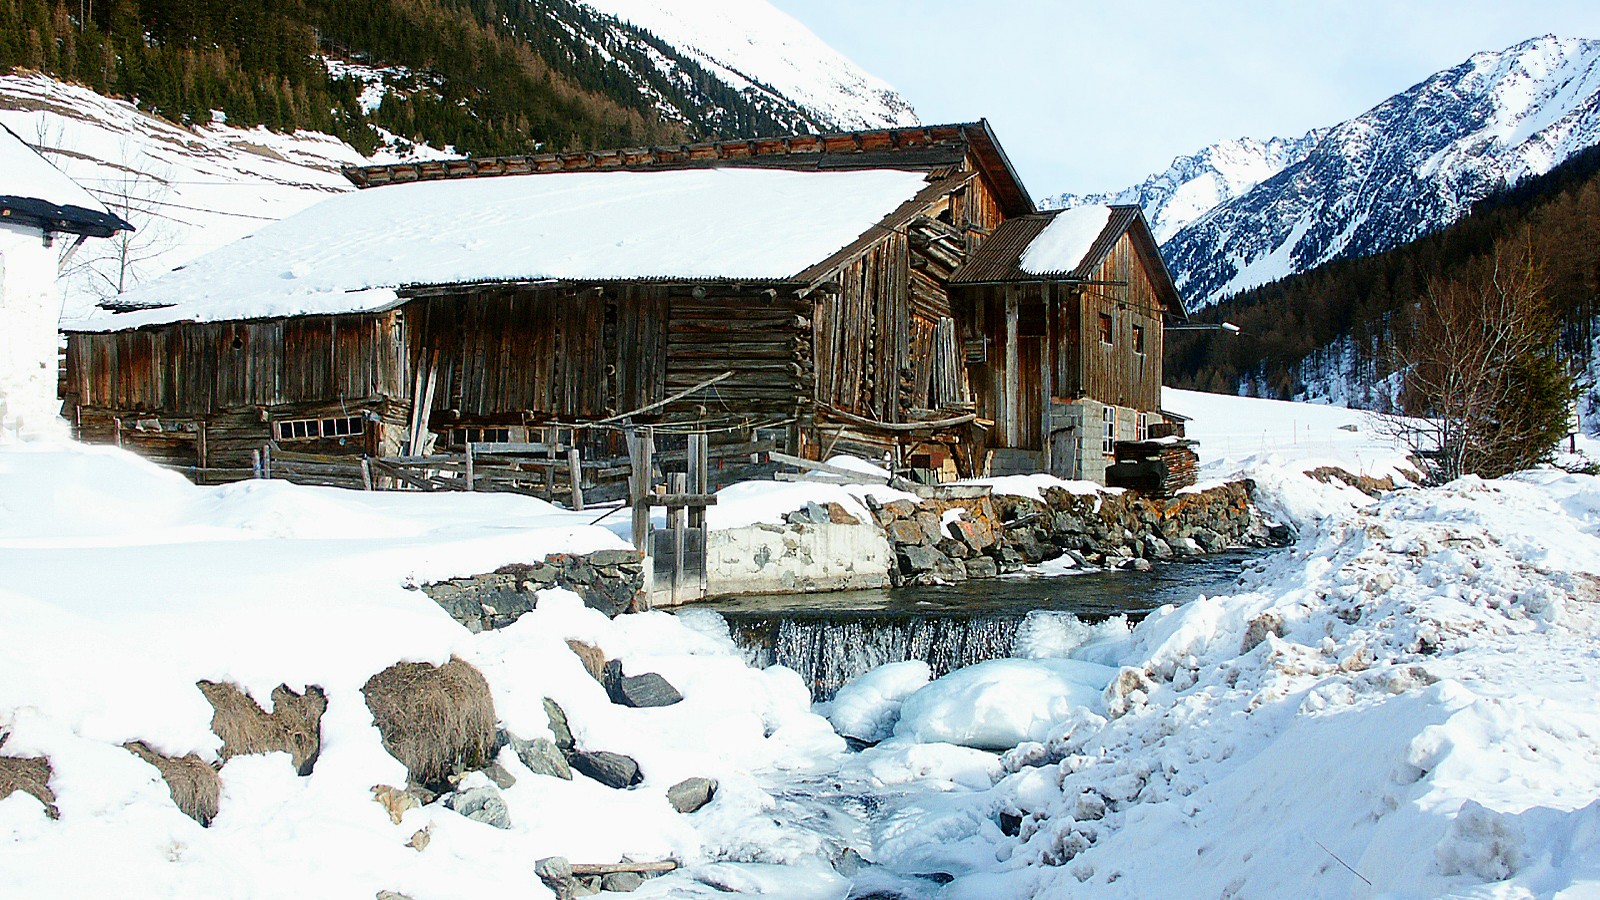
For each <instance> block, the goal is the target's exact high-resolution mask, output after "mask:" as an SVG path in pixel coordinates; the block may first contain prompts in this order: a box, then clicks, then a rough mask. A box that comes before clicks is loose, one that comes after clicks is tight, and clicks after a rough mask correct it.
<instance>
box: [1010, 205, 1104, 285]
mask: <svg viewBox="0 0 1600 900" xmlns="http://www.w3.org/2000/svg"><path fill="white" fill-rule="evenodd" d="M1111 212H1112V210H1111V207H1109V206H1080V207H1077V208H1076V209H1067V210H1062V211H1061V212H1059V213H1056V215H1055V217H1054V218H1052V219H1051V220H1050V224H1049V225H1046V226H1045V227H1044V230H1043V231H1041V232H1039V234H1038V236H1037V237H1035V238H1034V239H1033V240H1032V241H1031V242H1029V244H1028V246H1027V248H1026V249H1024V250H1023V251H1022V258H1021V259H1019V260H1018V261H1017V265H1018V267H1019V268H1021V269H1022V271H1024V272H1027V273H1028V274H1029V275H1048V274H1051V273H1054V272H1071V271H1073V270H1074V269H1076V268H1078V266H1079V265H1080V264H1081V263H1082V262H1083V258H1084V257H1085V256H1087V255H1089V248H1090V247H1093V246H1094V242H1095V241H1096V240H1098V239H1099V237H1100V233H1101V232H1103V231H1105V230H1106V225H1107V224H1109V223H1110V222H1111Z"/></svg>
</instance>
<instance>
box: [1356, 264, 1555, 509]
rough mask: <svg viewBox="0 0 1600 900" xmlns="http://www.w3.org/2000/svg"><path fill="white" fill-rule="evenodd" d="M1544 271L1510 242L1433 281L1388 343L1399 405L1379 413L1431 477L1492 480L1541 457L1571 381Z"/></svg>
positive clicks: (1552, 438) (1549, 448) (1545, 455)
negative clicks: (1397, 380)
mask: <svg viewBox="0 0 1600 900" xmlns="http://www.w3.org/2000/svg"><path fill="white" fill-rule="evenodd" d="M1558 337H1559V333H1558V330H1557V326H1556V320H1555V316H1554V313H1553V311H1552V309H1551V305H1550V302H1549V299H1548V296H1547V279H1546V278H1545V275H1544V273H1543V271H1542V269H1541V267H1540V265H1539V264H1538V261H1537V259H1536V258H1535V256H1534V253H1533V251H1532V250H1531V249H1527V248H1524V249H1521V250H1514V249H1511V248H1509V247H1502V248H1499V249H1497V250H1496V251H1495V252H1494V253H1492V254H1490V255H1488V256H1486V257H1484V258H1481V259H1477V260H1474V261H1473V262H1472V263H1471V264H1469V265H1467V266H1464V267H1462V269H1461V270H1460V271H1458V272H1455V273H1453V274H1452V275H1451V277H1448V278H1447V277H1442V276H1436V277H1434V278H1431V279H1429V281H1428V283H1427V286H1426V289H1425V290H1424V291H1423V293H1422V297H1421V298H1420V299H1419V300H1418V302H1417V303H1416V304H1415V305H1414V306H1412V307H1411V308H1409V309H1407V310H1405V312H1404V313H1403V314H1402V315H1401V316H1400V317H1399V320H1398V321H1397V322H1396V323H1395V326H1394V336H1393V341H1392V343H1391V344H1390V345H1389V347H1388V348H1387V354H1386V355H1387V357H1388V364H1389V366H1390V369H1391V370H1392V371H1394V372H1397V373H1399V374H1400V376H1401V378H1402V388H1401V393H1400V409H1399V412H1400V413H1403V414H1404V415H1403V416H1390V417H1386V418H1385V419H1384V422H1385V425H1386V430H1388V431H1389V432H1390V433H1391V434H1393V435H1394V436H1395V437H1397V438H1399V439H1400V440H1402V441H1404V442H1405V443H1406V444H1407V445H1408V446H1409V447H1410V448H1411V449H1412V451H1413V452H1414V456H1415V458H1416V459H1417V460H1418V461H1419V464H1420V465H1422V467H1423V468H1424V470H1425V471H1424V474H1425V475H1426V476H1427V478H1428V480H1429V481H1431V482H1434V483H1439V482H1444V481H1449V480H1451V479H1454V478H1459V477H1460V476H1462V475H1467V474H1473V475H1481V476H1483V477H1486V478H1495V477H1499V476H1501V475H1505V474H1507V473H1509V472H1514V471H1517V470H1519V469H1523V468H1527V467H1529V466H1532V465H1534V464H1536V463H1538V462H1540V461H1542V460H1544V459H1547V458H1548V457H1549V455H1550V453H1551V451H1552V450H1553V449H1554V447H1555V443H1556V441H1557V440H1559V439H1560V438H1561V436H1562V435H1564V434H1565V433H1566V422H1567V408H1568V405H1569V404H1570V403H1571V401H1572V399H1573V397H1575V396H1576V389H1575V387H1574V384H1573V379H1572V376H1571V374H1570V373H1569V372H1568V371H1567V369H1566V366H1565V364H1564V363H1563V362H1562V360H1561V359H1560V356H1559V352H1558V347H1557V344H1558Z"/></svg>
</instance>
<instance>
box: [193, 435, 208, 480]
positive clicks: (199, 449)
mask: <svg viewBox="0 0 1600 900" xmlns="http://www.w3.org/2000/svg"><path fill="white" fill-rule="evenodd" d="M210 455H211V454H209V453H207V452H206V423H205V421H204V420H201V422H200V432H199V434H198V435H196V436H195V458H196V459H198V460H199V461H200V471H199V472H198V473H197V474H198V475H199V476H200V477H199V478H196V479H195V481H196V482H198V483H200V484H205V483H206V481H205V478H206V474H205V473H206V469H208V468H210V467H211V463H210V462H209V461H208V458H209V457H210Z"/></svg>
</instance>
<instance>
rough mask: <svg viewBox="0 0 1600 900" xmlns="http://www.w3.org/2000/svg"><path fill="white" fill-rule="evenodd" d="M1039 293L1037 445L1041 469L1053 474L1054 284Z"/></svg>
mask: <svg viewBox="0 0 1600 900" xmlns="http://www.w3.org/2000/svg"><path fill="white" fill-rule="evenodd" d="M1039 291H1040V293H1042V294H1044V346H1043V347H1040V348H1039V369H1040V372H1039V383H1040V385H1041V390H1042V391H1043V393H1044V412H1042V413H1041V414H1040V416H1039V419H1040V422H1039V429H1040V435H1041V440H1040V444H1039V446H1040V447H1041V449H1042V450H1043V451H1044V452H1043V455H1042V456H1041V457H1040V461H1041V462H1042V463H1043V471H1044V472H1046V473H1048V474H1051V475H1054V474H1055V468H1054V460H1053V459H1052V458H1051V455H1052V452H1053V451H1052V449H1051V445H1052V444H1054V443H1055V441H1054V440H1052V438H1051V435H1050V425H1051V419H1050V409H1051V407H1052V405H1053V404H1054V397H1053V395H1054V393H1055V386H1054V385H1053V384H1052V383H1051V382H1052V380H1053V379H1054V376H1055V368H1056V367H1055V331H1056V330H1055V320H1056V316H1055V307H1056V304H1055V286H1054V285H1049V284H1043V285H1040V286H1039Z"/></svg>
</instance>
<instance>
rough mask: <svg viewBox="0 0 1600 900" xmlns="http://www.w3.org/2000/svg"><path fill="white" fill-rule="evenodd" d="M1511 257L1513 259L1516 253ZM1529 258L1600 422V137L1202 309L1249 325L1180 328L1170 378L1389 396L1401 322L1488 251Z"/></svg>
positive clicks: (1367, 403) (1493, 257)
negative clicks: (1392, 236)
mask: <svg viewBox="0 0 1600 900" xmlns="http://www.w3.org/2000/svg"><path fill="white" fill-rule="evenodd" d="M1507 261H1509V262H1507ZM1491 263H1498V264H1502V265H1505V264H1509V265H1515V266H1518V267H1519V268H1520V267H1521V266H1523V265H1526V264H1529V263H1531V264H1532V266H1533V267H1534V272H1535V275H1536V283H1538V284H1540V285H1541V293H1542V294H1543V296H1544V298H1545V300H1546V301H1547V303H1548V305H1549V311H1550V315H1551V318H1552V322H1551V323H1550V327H1551V328H1553V329H1554V330H1555V333H1556V335H1557V339H1558V342H1559V344H1558V346H1559V348H1560V352H1561V358H1562V359H1563V360H1564V361H1566V362H1567V364H1568V365H1569V366H1570V367H1571V369H1572V370H1573V371H1574V372H1578V373H1580V377H1579V382H1580V384H1583V385H1584V387H1583V390H1582V392H1581V394H1580V396H1579V398H1578V401H1579V402H1578V411H1579V415H1580V418H1581V420H1582V422H1583V423H1584V427H1585V429H1586V430H1588V431H1589V432H1590V433H1594V432H1596V431H1597V430H1600V146H1594V147H1589V148H1587V149H1584V150H1580V151H1578V152H1577V153H1575V154H1573V155H1572V156H1571V157H1569V158H1568V159H1567V160H1566V161H1564V162H1562V163H1561V164H1560V165H1558V166H1556V167H1555V168H1553V169H1551V170H1550V171H1549V172H1547V173H1544V174H1542V175H1532V176H1529V177H1527V178H1524V179H1522V180H1521V181H1519V182H1518V183H1517V184H1516V185H1515V186H1514V187H1511V188H1509V189H1506V190H1503V191H1498V192H1496V193H1494V194H1491V195H1490V196H1489V197H1487V198H1485V199H1483V200H1480V201H1478V202H1477V203H1475V204H1473V206H1472V208H1471V210H1470V211H1469V212H1467V213H1466V214H1465V215H1463V216H1462V217H1461V218H1459V219H1457V220H1456V221H1455V222H1453V223H1451V224H1450V225H1447V226H1445V227H1444V228H1441V229H1439V230H1437V231H1433V232H1430V233H1428V234H1426V235H1423V236H1422V237H1420V238H1417V239H1416V240H1413V241H1411V242H1409V243H1405V244H1401V245H1400V246H1398V247H1394V248H1392V249H1389V250H1385V251H1383V252H1380V253H1375V254H1372V255H1369V256H1360V257H1347V258H1343V259H1337V260H1333V261H1331V262H1328V263H1324V264H1322V265H1320V266H1317V267H1315V268H1312V269H1310V270H1308V271H1306V272H1302V273H1298V274H1295V275H1291V276H1289V277H1287V278H1282V279H1279V280H1277V281H1274V282H1272V283H1270V284H1267V285H1263V286H1261V287H1258V288H1252V289H1250V290H1246V291H1243V292H1241V293H1239V294H1235V295H1232V296H1229V297H1226V298H1224V299H1222V300H1220V301H1219V302H1217V303H1216V304H1214V305H1212V306H1210V307H1207V308H1205V309H1202V310H1200V311H1198V312H1197V313H1196V314H1195V318H1196V320H1197V321H1199V322H1202V323H1217V322H1223V321H1227V322H1232V323H1234V324H1235V325H1237V326H1239V328H1240V332H1239V333H1237V334H1227V333H1222V332H1216V331H1199V332H1184V333H1176V334H1173V335H1172V336H1171V337H1170V338H1169V342H1168V345H1167V354H1166V377H1167V379H1168V383H1169V384H1171V385H1174V386H1178V387H1195V388H1200V389H1204V390H1209V391H1213V392H1221V393H1241V394H1248V395H1253V396H1264V397H1276V398H1279V399H1285V400H1287V399H1295V400H1307V401H1312V402H1317V403H1330V404H1337V405H1341V406H1352V407H1363V408H1367V409H1385V408H1389V407H1390V406H1391V405H1392V404H1393V402H1394V400H1395V391H1396V388H1397V386H1398V379H1397V377H1396V376H1395V375H1394V373H1393V372H1391V371H1390V366H1389V364H1388V362H1387V360H1386V351H1385V347H1386V346H1387V345H1388V344H1389V343H1390V339H1391V336H1392V329H1393V327H1394V323H1395V322H1397V321H1403V320H1404V319H1405V317H1406V316H1407V314H1408V311H1409V310H1412V309H1415V308H1416V307H1417V306H1418V304H1419V302H1420V300H1421V298H1422V297H1424V296H1425V295H1426V294H1427V293H1428V292H1430V291H1437V290H1439V289H1440V288H1441V287H1446V286H1448V285H1450V284H1453V283H1462V282H1463V280H1464V279H1467V278H1470V277H1471V276H1470V273H1472V272H1473V271H1475V270H1481V268H1482V267H1483V266H1484V265H1486V264H1491Z"/></svg>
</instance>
